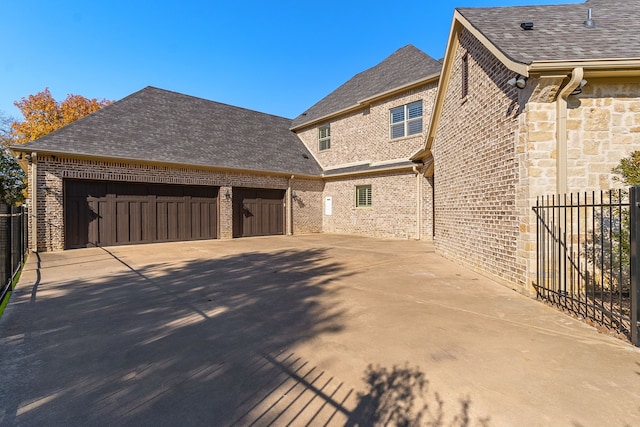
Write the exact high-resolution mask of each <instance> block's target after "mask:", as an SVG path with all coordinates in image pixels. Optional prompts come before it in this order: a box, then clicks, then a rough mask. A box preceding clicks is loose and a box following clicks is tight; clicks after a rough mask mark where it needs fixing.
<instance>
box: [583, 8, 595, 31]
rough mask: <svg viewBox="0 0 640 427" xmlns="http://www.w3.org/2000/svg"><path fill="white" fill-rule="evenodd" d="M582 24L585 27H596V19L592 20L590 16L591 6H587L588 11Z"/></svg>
mask: <svg viewBox="0 0 640 427" xmlns="http://www.w3.org/2000/svg"><path fill="white" fill-rule="evenodd" d="M582 25H584V26H585V27H587V28H595V27H596V21H594V20H593V19H592V18H591V8H589V11H588V12H587V20H586V21H584V22H583V23H582Z"/></svg>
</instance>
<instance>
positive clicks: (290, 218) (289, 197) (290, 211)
mask: <svg viewBox="0 0 640 427" xmlns="http://www.w3.org/2000/svg"><path fill="white" fill-rule="evenodd" d="M293 178H295V175H291V178H289V186H288V188H287V235H288V236H292V235H293V190H292V189H291V182H292V181H293Z"/></svg>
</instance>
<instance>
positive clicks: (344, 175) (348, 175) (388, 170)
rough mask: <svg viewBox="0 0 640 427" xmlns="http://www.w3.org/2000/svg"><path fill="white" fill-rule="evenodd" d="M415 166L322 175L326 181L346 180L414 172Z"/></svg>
mask: <svg viewBox="0 0 640 427" xmlns="http://www.w3.org/2000/svg"><path fill="white" fill-rule="evenodd" d="M414 167H415V164H413V165H411V164H408V165H400V166H389V167H385V168H376V169H367V170H362V171H353V172H344V173H337V174H333V175H331V174H327V173H326V172H325V173H323V174H322V178H324V179H325V180H329V179H333V178H346V177H351V176H363V175H374V174H380V173H389V172H402V171H405V170H406V171H413V168H414Z"/></svg>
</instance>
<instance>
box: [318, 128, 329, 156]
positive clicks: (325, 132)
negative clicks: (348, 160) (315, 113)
mask: <svg viewBox="0 0 640 427" xmlns="http://www.w3.org/2000/svg"><path fill="white" fill-rule="evenodd" d="M329 148H331V126H330V125H327V126H320V127H319V128H318V149H319V150H320V151H322V150H328V149H329Z"/></svg>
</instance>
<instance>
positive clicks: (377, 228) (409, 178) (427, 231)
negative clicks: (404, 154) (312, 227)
mask: <svg viewBox="0 0 640 427" xmlns="http://www.w3.org/2000/svg"><path fill="white" fill-rule="evenodd" d="M420 179H421V180H422V192H421V193H422V194H421V196H422V197H425V199H424V200H423V201H422V221H421V230H420V233H421V238H422V239H425V240H430V239H431V238H432V233H431V230H432V223H431V219H432V203H431V185H430V183H429V181H428V180H426V179H424V178H422V175H420ZM358 185H371V193H372V203H371V204H372V206H371V207H356V200H355V199H356V186H358ZM417 191H418V188H417V184H416V175H415V174H414V173H412V172H398V173H389V174H378V175H366V176H359V177H348V178H341V179H331V180H328V181H327V182H326V184H325V189H324V197H325V198H326V197H331V198H332V201H333V202H332V205H333V212H332V214H331V215H325V214H324V213H325V211H324V207H323V210H322V213H323V216H324V227H323V229H324V231H325V232H328V233H347V234H359V235H366V236H373V237H386V238H402V239H415V238H416V237H417V236H418V235H417V230H416V225H417V223H418V222H417V221H418V216H417V209H418V205H417V200H416V192H417Z"/></svg>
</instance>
